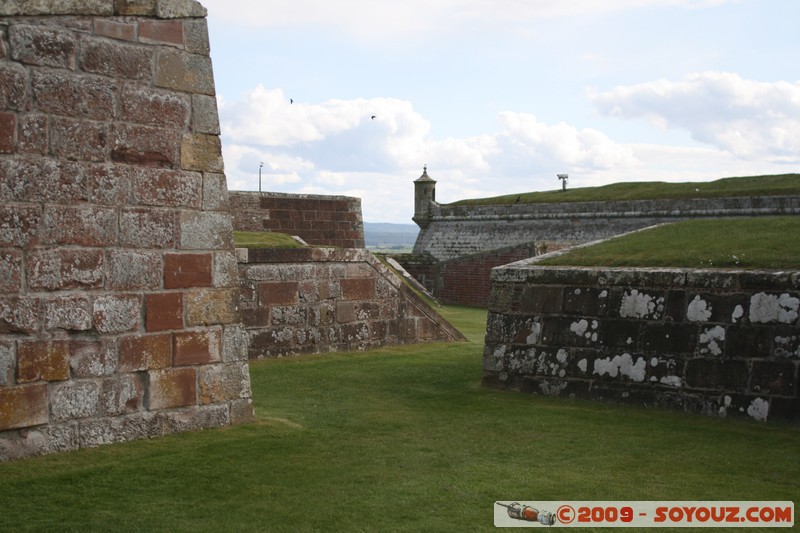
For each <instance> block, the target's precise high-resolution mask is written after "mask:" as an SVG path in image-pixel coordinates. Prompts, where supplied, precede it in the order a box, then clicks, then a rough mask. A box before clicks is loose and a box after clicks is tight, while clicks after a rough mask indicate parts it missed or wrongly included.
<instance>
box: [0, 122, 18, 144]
mask: <svg viewBox="0 0 800 533" xmlns="http://www.w3.org/2000/svg"><path fill="white" fill-rule="evenodd" d="M16 130H17V120H16V118H15V117H14V114H13V113H0V154H11V153H14V152H15V151H16V143H15V142H14V133H15V132H16Z"/></svg>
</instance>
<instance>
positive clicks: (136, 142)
mask: <svg viewBox="0 0 800 533" xmlns="http://www.w3.org/2000/svg"><path fill="white" fill-rule="evenodd" d="M109 144H110V146H111V159H112V160H113V161H116V162H118V163H127V164H131V165H142V166H150V167H157V168H176V167H177V166H178V164H179V162H180V150H181V141H180V136H179V134H178V132H176V131H175V130H171V129H164V128H155V127H152V126H141V125H136V124H115V125H114V126H113V128H112V131H111V141H110V142H109Z"/></svg>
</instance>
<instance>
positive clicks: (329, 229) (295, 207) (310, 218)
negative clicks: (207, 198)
mask: <svg viewBox="0 0 800 533" xmlns="http://www.w3.org/2000/svg"><path fill="white" fill-rule="evenodd" d="M230 201H231V211H232V212H233V216H234V222H233V224H234V227H235V228H236V230H237V231H275V232H279V233H287V234H289V235H296V236H298V237H300V238H301V239H303V240H304V241H305V242H307V243H308V244H311V245H315V246H336V247H339V248H364V222H363V220H362V216H361V199H360V198H353V197H349V196H323V195H313V194H286V193H274V192H264V193H260V192H242V191H233V192H231V193H230Z"/></svg>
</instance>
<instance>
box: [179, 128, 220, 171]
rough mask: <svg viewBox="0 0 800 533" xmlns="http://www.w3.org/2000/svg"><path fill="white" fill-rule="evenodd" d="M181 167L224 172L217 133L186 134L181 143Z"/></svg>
mask: <svg viewBox="0 0 800 533" xmlns="http://www.w3.org/2000/svg"><path fill="white" fill-rule="evenodd" d="M181 167H182V168H184V169H185V170H198V171H201V172H216V173H223V172H225V165H224V164H223V161H222V144H221V142H220V139H219V136H218V135H208V134H204V133H195V134H186V135H184V136H183V141H182V143H181Z"/></svg>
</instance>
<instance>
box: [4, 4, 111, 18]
mask: <svg viewBox="0 0 800 533" xmlns="http://www.w3.org/2000/svg"><path fill="white" fill-rule="evenodd" d="M120 1H124V0H120ZM112 7H113V6H112V2H111V0H4V2H3V3H2V4H0V15H3V16H11V15H106V16H108V15H111V14H113V9H112Z"/></svg>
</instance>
